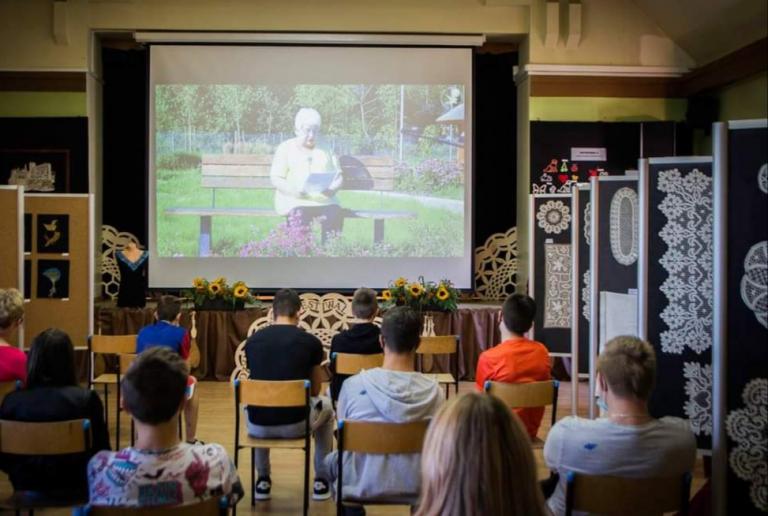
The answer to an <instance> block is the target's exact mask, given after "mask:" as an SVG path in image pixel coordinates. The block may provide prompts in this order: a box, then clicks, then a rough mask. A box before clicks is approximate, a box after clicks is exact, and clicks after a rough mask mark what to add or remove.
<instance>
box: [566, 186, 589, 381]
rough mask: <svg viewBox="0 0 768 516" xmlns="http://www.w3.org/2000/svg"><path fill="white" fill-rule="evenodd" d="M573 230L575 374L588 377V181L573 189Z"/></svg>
mask: <svg viewBox="0 0 768 516" xmlns="http://www.w3.org/2000/svg"><path fill="white" fill-rule="evenodd" d="M572 195H573V199H572V206H573V233H572V235H571V239H572V240H571V245H572V246H573V249H575V252H574V253H573V264H572V267H573V270H574V271H576V273H575V276H574V277H575V282H574V287H575V288H576V290H577V295H576V296H574V299H575V300H577V301H578V303H577V307H576V310H575V311H574V314H575V315H576V320H575V322H573V323H572V324H573V334H572V338H573V339H574V340H576V341H578V342H577V347H578V359H579V376H580V377H588V376H589V324H590V313H589V282H590V275H591V274H590V270H589V245H590V239H591V234H592V214H591V210H592V203H591V196H592V193H591V190H590V185H589V183H580V184H579V185H578V187H577V188H574V190H573V193H572Z"/></svg>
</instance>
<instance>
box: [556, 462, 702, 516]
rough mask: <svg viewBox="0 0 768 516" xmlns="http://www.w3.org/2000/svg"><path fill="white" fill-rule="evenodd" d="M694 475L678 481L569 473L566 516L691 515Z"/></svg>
mask: <svg viewBox="0 0 768 516" xmlns="http://www.w3.org/2000/svg"><path fill="white" fill-rule="evenodd" d="M690 493H691V474H690V473H685V474H683V475H681V476H674V477H653V478H622V477H609V476H597V475H585V474H582V473H576V472H573V471H569V472H567V473H566V490H565V514H566V516H571V514H573V511H585V512H589V513H592V514H606V515H616V516H618V515H622V516H625V515H626V516H647V515H651V514H658V515H660V514H664V513H667V512H676V511H678V514H682V515H684V516H685V515H687V514H688V499H689V497H690Z"/></svg>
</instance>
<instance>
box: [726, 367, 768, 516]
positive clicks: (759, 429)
mask: <svg viewBox="0 0 768 516" xmlns="http://www.w3.org/2000/svg"><path fill="white" fill-rule="evenodd" d="M741 399H742V400H743V401H744V408H740V409H736V410H733V411H731V413H730V414H728V417H727V418H726V419H725V427H726V431H727V432H728V437H730V438H731V440H732V441H734V443H736V444H735V446H734V447H733V448H732V449H731V453H730V456H729V457H728V462H729V463H730V465H731V469H732V470H733V472H734V474H735V475H736V476H737V477H739V478H740V479H741V480H744V481H745V482H749V484H750V486H749V497H750V499H751V500H752V503H753V504H754V506H755V507H756V508H757V509H759V510H761V511H764V512H768V439H766V436H768V379H766V378H754V379H752V380H751V381H750V382H749V383H747V385H746V386H745V387H744V391H743V392H742V394H741Z"/></svg>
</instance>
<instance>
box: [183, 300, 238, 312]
mask: <svg viewBox="0 0 768 516" xmlns="http://www.w3.org/2000/svg"><path fill="white" fill-rule="evenodd" d="M243 308H245V301H243V300H239V299H238V300H236V301H235V302H234V303H233V302H232V301H227V300H225V299H221V298H215V299H205V300H204V301H203V302H202V303H201V304H199V305H195V310H199V311H212V310H218V311H235V310H242V309H243Z"/></svg>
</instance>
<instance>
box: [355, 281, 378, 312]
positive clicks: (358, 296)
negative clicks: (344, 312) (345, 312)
mask: <svg viewBox="0 0 768 516" xmlns="http://www.w3.org/2000/svg"><path fill="white" fill-rule="evenodd" d="M378 310H379V302H378V301H377V300H376V291H375V290H373V289H370V288H365V287H362V288H359V289H357V290H355V295H354V296H352V314H353V315H354V316H355V317H357V318H358V319H370V318H371V317H373V316H374V315H376V312H378Z"/></svg>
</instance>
